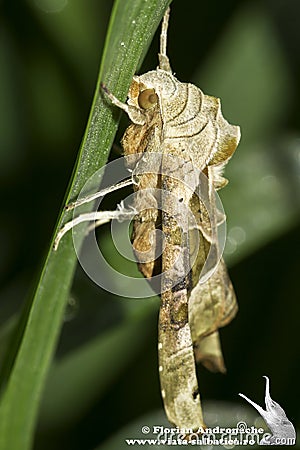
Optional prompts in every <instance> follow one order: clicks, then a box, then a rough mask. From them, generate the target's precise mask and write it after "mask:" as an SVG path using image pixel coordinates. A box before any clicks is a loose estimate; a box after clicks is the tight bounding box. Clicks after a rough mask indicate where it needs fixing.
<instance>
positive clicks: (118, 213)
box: [53, 205, 136, 251]
mask: <svg viewBox="0 0 300 450" xmlns="http://www.w3.org/2000/svg"><path fill="white" fill-rule="evenodd" d="M135 215H136V211H135V210H134V209H130V210H125V209H124V208H122V205H121V206H120V207H119V209H117V210H115V211H94V212H91V213H86V214H81V215H79V216H78V217H76V218H75V219H73V220H70V222H67V223H66V224H65V225H64V226H63V227H62V228H61V229H60V230H59V232H58V233H57V236H56V238H55V241H54V244H53V249H54V251H56V250H57V248H58V246H59V243H60V241H61V239H62V237H63V236H64V235H65V234H66V233H67V232H68V231H69V230H71V229H72V228H74V227H75V226H76V225H78V224H80V223H83V222H92V221H96V223H95V224H93V226H92V227H90V228H89V229H88V231H90V229H93V228H96V227H98V226H100V225H103V224H104V223H107V222H110V221H111V220H112V219H118V220H125V219H131V218H133V217H134V216H135Z"/></svg>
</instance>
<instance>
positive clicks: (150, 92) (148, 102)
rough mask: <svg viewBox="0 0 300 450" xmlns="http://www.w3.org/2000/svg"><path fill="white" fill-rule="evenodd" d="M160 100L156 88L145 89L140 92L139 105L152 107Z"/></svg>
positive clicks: (145, 107) (147, 107)
mask: <svg viewBox="0 0 300 450" xmlns="http://www.w3.org/2000/svg"><path fill="white" fill-rule="evenodd" d="M157 102H158V97H157V95H156V94H155V91H154V89H145V90H144V91H142V92H140V94H139V97H138V103H139V106H140V107H141V108H143V109H149V108H152V106H154V105H156V104H157Z"/></svg>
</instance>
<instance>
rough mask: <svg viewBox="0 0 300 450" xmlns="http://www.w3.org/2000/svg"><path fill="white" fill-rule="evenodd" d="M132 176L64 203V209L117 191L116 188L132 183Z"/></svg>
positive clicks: (72, 207)
mask: <svg viewBox="0 0 300 450" xmlns="http://www.w3.org/2000/svg"><path fill="white" fill-rule="evenodd" d="M132 183H133V182H132V178H128V179H127V180H124V181H121V182H120V183H117V184H114V185H113V186H109V187H107V188H105V189H102V190H101V191H98V192H95V194H91V195H88V196H87V197H83V198H80V199H79V200H76V201H75V202H72V203H69V204H68V205H66V207H65V209H66V211H70V210H71V209H74V208H76V207H77V206H80V205H83V204H84V203H89V202H92V201H93V200H96V198H99V197H104V196H105V195H107V194H109V193H111V192H114V191H117V190H118V189H122V188H123V187H126V186H130V185H131V184H132Z"/></svg>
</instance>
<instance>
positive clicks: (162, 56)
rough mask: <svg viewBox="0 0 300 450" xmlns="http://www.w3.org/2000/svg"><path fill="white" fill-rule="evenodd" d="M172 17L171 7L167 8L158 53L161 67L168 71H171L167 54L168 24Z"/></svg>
mask: <svg viewBox="0 0 300 450" xmlns="http://www.w3.org/2000/svg"><path fill="white" fill-rule="evenodd" d="M169 17H170V7H168V8H167V9H166V12H165V15H164V17H163V21H162V25H161V33H160V52H159V54H158V61H159V68H160V69H162V70H165V71H166V72H171V73H172V69H171V66H170V61H169V58H168V56H167V40H168V26H169Z"/></svg>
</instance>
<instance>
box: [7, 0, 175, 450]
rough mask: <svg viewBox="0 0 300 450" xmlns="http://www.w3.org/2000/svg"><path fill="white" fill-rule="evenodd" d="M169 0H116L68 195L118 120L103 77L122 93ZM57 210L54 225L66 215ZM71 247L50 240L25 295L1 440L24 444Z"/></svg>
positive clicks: (63, 295) (101, 159)
mask: <svg viewBox="0 0 300 450" xmlns="http://www.w3.org/2000/svg"><path fill="white" fill-rule="evenodd" d="M169 3H170V0H148V1H147V2H145V0H130V1H129V0H128V1H126V2H125V1H123V0H117V1H116V2H115V4H114V7H113V11H112V15H111V20H110V24H109V28H108V33H107V39H106V44H105V48H104V53H103V58H102V62H101V67H100V71H99V76H98V80H97V86H96V91H95V96H94V100H93V104H92V108H91V113H90V117H89V120H88V124H87V128H86V132H85V135H84V138H83V141H82V145H81V148H80V152H79V156H78V160H77V163H76V167H75V170H74V173H73V177H72V180H71V183H70V186H69V189H68V192H67V194H66V201H68V200H69V199H74V198H76V196H77V195H78V193H79V191H80V189H81V187H82V186H83V185H84V183H85V181H86V180H87V179H88V178H89V177H90V176H91V175H92V174H93V173H94V172H95V171H96V170H97V169H99V167H101V166H102V165H104V164H105V162H106V160H107V156H108V153H109V149H110V147H111V144H112V141H113V138H114V135H115V132H116V129H117V124H118V121H117V120H116V118H115V115H114V114H113V111H112V109H111V108H110V107H109V106H108V105H107V104H105V103H104V102H103V98H102V96H101V93H100V88H99V86H100V81H104V82H105V83H106V84H107V86H108V87H109V89H110V90H111V91H112V92H113V93H114V94H115V95H116V96H117V97H118V98H120V99H121V100H124V99H125V98H126V94H127V91H128V87H129V84H130V81H131V79H132V75H133V74H134V72H135V70H136V67H137V66H138V64H139V62H140V60H141V57H142V56H143V55H144V54H145V51H146V49H147V48H148V45H149V44H150V41H151V39H152V37H153V34H154V32H155V30H156V28H157V26H158V25H159V22H160V20H161V17H162V15H163V12H164V10H165V9H166V7H167V6H168V4H169ZM69 217H70V216H69V215H67V214H65V213H62V214H61V217H60V218H59V220H58V226H57V227H59V226H60V225H61V223H62V222H65V221H66V220H68V219H69ZM76 262H77V260H76V255H75V252H74V249H73V245H72V239H71V236H66V237H65V238H64V240H63V241H62V244H61V245H60V247H59V249H58V251H57V252H56V253H54V252H53V251H52V244H51V247H50V251H49V253H48V255H47V258H46V261H45V264H44V267H43V269H42V271H41V275H40V279H39V281H38V284H37V289H36V291H35V294H34V295H33V298H32V299H30V301H29V302H28V304H27V306H26V308H25V310H24V313H23V315H22V317H21V320H20V323H19V326H18V330H17V332H16V334H15V336H14V341H13V343H12V345H11V349H10V354H9V355H8V357H7V358H6V361H5V364H4V369H3V371H2V397H1V405H0V448H3V449H14V450H26V449H29V448H30V447H31V445H32V440H33V432H34V425H35V422H36V418H37V412H38V406H39V402H40V397H41V393H42V389H43V386H44V383H45V379H46V375H47V372H48V369H49V365H50V363H51V360H52V357H53V353H54V350H55V345H56V342H57V339H58V336H59V332H60V329H61V324H62V322H63V317H64V311H65V306H66V303H67V300H68V295H69V290H70V286H71V283H72V277H73V274H74V270H75V266H76Z"/></svg>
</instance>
